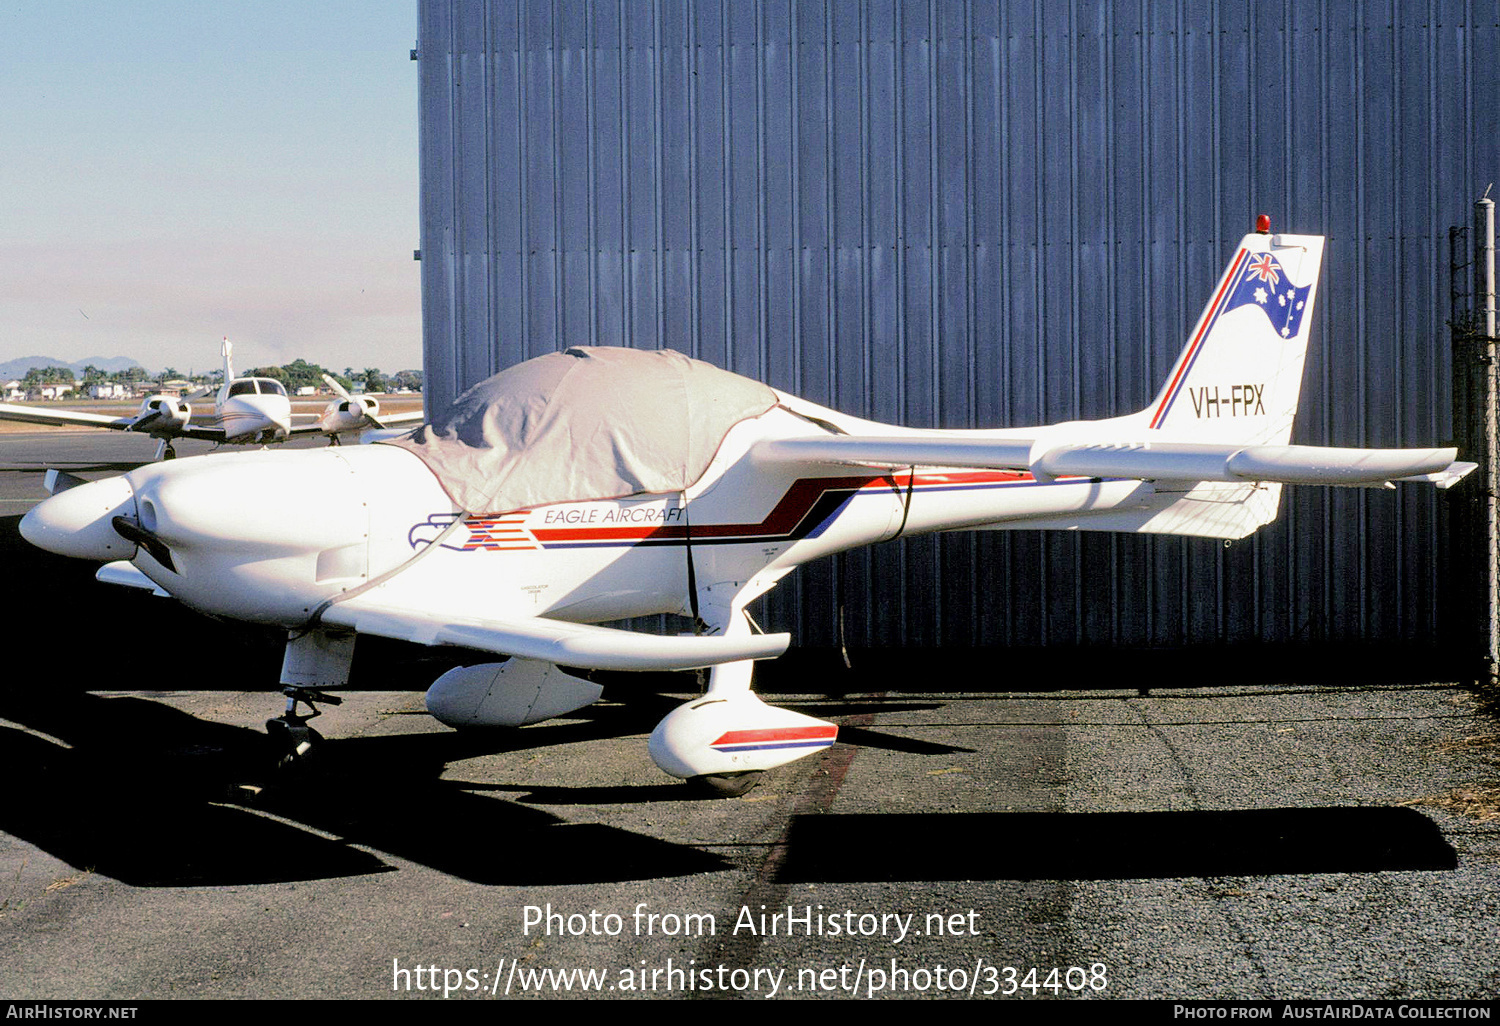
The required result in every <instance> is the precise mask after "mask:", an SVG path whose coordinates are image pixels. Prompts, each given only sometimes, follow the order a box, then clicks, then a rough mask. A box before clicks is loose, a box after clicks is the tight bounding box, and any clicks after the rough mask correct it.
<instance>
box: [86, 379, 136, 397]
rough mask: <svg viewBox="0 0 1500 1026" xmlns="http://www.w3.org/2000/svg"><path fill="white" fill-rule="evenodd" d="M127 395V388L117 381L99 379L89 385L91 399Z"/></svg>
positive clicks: (128, 394)
mask: <svg viewBox="0 0 1500 1026" xmlns="http://www.w3.org/2000/svg"><path fill="white" fill-rule="evenodd" d="M129 396H130V392H129V390H128V389H126V387H125V386H124V385H122V384H119V383H118V382H110V381H101V382H99V383H98V384H94V385H90V386H89V397H90V398H91V399H125V398H128V397H129Z"/></svg>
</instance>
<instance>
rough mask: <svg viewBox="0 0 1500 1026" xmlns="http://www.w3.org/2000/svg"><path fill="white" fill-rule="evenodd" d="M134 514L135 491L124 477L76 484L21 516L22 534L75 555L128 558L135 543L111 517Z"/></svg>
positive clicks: (38, 543) (63, 553)
mask: <svg viewBox="0 0 1500 1026" xmlns="http://www.w3.org/2000/svg"><path fill="white" fill-rule="evenodd" d="M134 514H135V492H134V491H133V490H132V489H131V487H130V482H129V481H127V480H125V478H123V477H111V478H106V479H105V480H103V481H91V482H89V483H88V484H81V485H76V486H74V487H72V488H69V489H68V490H67V491H63V492H58V493H57V494H56V495H54V496H52V498H50V499H46V500H45V501H43V502H41V503H39V504H38V505H36V506H35V507H33V508H32V510H31V512H30V513H27V514H26V515H25V516H24V517H22V518H21V537H23V538H25V539H26V540H27V541H29V542H30V543H31V544H33V545H35V546H36V547H37V548H39V549H46V550H47V551H48V552H55V553H57V554H58V555H59V556H72V557H74V558H76V559H97V560H101V561H105V562H108V561H111V560H116V559H130V558H131V557H132V556H134V555H135V543H133V542H130V541H126V540H125V539H124V538H122V537H121V536H120V534H119V533H118V532H117V531H116V530H115V528H114V524H113V523H111V521H112V520H113V519H114V518H115V517H117V516H121V515H124V516H133V515H134Z"/></svg>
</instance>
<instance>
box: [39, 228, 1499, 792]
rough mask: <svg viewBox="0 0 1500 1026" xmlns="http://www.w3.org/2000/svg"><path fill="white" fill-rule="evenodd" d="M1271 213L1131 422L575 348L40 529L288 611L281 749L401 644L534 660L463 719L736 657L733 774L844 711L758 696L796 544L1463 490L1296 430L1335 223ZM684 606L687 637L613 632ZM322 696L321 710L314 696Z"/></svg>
mask: <svg viewBox="0 0 1500 1026" xmlns="http://www.w3.org/2000/svg"><path fill="white" fill-rule="evenodd" d="M1260 227H1261V229H1262V230H1260V231H1257V232H1256V233H1254V234H1251V235H1248V236H1246V237H1245V239H1244V240H1243V241H1242V242H1241V243H1240V244H1239V246H1238V247H1237V248H1236V250H1235V253H1234V256H1233V258H1232V259H1231V260H1230V262H1229V267H1228V269H1227V270H1226V271H1225V272H1224V275H1223V277H1222V278H1221V279H1220V280H1219V284H1218V285H1217V287H1216V288H1215V290H1214V293H1213V296H1212V298H1211V300H1210V302H1209V304H1208V307H1207V309H1206V310H1205V311H1204V313H1203V316H1202V318H1201V319H1200V320H1199V321H1198V324H1197V326H1196V327H1195V328H1194V329H1193V332H1192V334H1191V336H1190V337H1189V339H1188V343H1187V347H1186V348H1185V349H1184V351H1183V353H1182V355H1181V357H1180V358H1179V359H1178V361H1177V364H1176V366H1175V367H1174V368H1173V369H1172V373H1171V376H1170V378H1169V379H1168V380H1167V383H1166V385H1165V387H1164V388H1163V389H1162V391H1161V393H1160V395H1159V396H1158V397H1157V398H1156V400H1155V401H1154V402H1153V403H1152V404H1151V405H1150V406H1149V407H1148V408H1147V409H1145V410H1143V411H1141V412H1139V413H1135V414H1131V415H1129V416H1123V417H1115V418H1111V419H1107V420H1098V421H1087V422H1085V421H1078V422H1071V423H1063V424H1055V425H1052V426H1048V427H1037V428H1029V429H1019V428H1016V429H1004V430H979V431H947V430H916V429H910V428H902V427H893V426H888V425H884V424H876V423H872V422H869V421H864V420H858V419H856V418H853V417H849V416H845V415H844V414H842V413H837V412H835V411H833V410H829V409H825V408H823V407H821V406H815V405H813V404H811V403H807V402H804V401H802V400H800V399H797V398H795V397H793V396H790V395H786V394H783V393H781V392H777V391H774V390H772V389H770V388H768V387H766V386H764V385H761V384H759V383H757V382H754V381H751V380H749V379H747V378H743V377H740V376H738V375H734V374H730V373H728V372H725V371H722V370H719V369H717V368H715V367H712V366H711V365H709V364H705V363H701V362H699V361H695V360H689V359H688V358H686V357H684V356H681V355H680V354H677V353H672V352H669V351H658V352H642V351H636V350H630V349H618V348H594V349H569V350H567V351H565V352H557V353H552V354H549V355H546V356H543V357H540V358H538V359H535V360H529V361H527V362H525V363H521V364H517V365H516V366H514V367H511V368H510V369H508V370H506V371H504V372H502V373H501V374H499V375H497V376H495V377H493V378H491V379H489V380H488V381H486V382H483V383H481V384H480V385H478V386H476V387H475V388H474V389H471V390H470V391H469V392H467V393H465V394H464V395H463V396H461V397H460V398H459V400H458V401H457V402H455V403H454V405H453V408H452V409H451V410H450V411H449V412H448V413H447V414H445V415H442V416H439V417H437V418H436V419H435V420H434V421H433V422H432V423H430V424H428V425H425V426H423V427H422V428H419V429H418V430H416V431H414V432H412V433H410V434H408V435H406V436H404V437H402V438H399V439H393V440H389V444H374V445H364V446H359V447H353V448H350V447H344V448H340V449H334V448H326V449H318V450H306V451H295V452H293V451H283V452H255V453H243V454H235V455H231V456H220V457H214V458H209V457H197V458H193V459H182V460H177V461H175V462H173V463H157V464H153V465H150V466H147V467H144V468H141V469H138V470H136V471H133V472H131V473H129V474H126V475H124V476H122V477H115V478H111V479H106V480H102V481H98V482H94V483H87V484H85V483H77V482H75V481H74V480H70V479H66V478H58V477H56V475H53V481H52V482H51V487H52V488H53V491H54V494H53V496H52V497H51V498H49V499H47V500H45V501H44V502H42V503H41V504H40V505H38V506H37V507H36V508H35V509H33V510H32V511H31V512H30V513H29V514H27V516H26V517H25V519H24V520H23V521H22V523H21V532H22V534H23V535H24V536H25V537H26V538H27V539H28V540H30V541H31V542H33V543H34V544H36V545H39V546H41V547H42V548H44V549H48V550H50V551H52V552H56V553H61V554H64V555H69V556H76V557H80V558H85V559H93V560H99V561H102V562H104V563H106V565H105V566H104V567H103V568H102V569H101V570H100V571H99V575H98V576H99V577H100V579H102V580H106V581H111V582H115V583H121V584H131V585H135V586H138V587H143V588H150V589H153V590H155V591H157V592H159V593H163V594H167V595H171V596H172V597H174V598H176V599H178V600H179V601H181V602H183V603H185V604H186V605H188V606H190V607H192V608H194V609H198V610H201V611H202V612H205V613H209V614H212V615H215V616H221V617H229V618H237V619H242V620H247V621H253V622H256V623H263V624H273V625H277V626H280V627H283V628H285V629H286V630H287V632H288V641H287V643H286V653H285V658H284V661H283V666H282V674H281V681H282V683H283V685H284V694H285V695H286V712H285V714H284V715H283V716H282V717H281V718H280V719H279V720H272V721H270V723H269V724H268V727H269V728H270V729H271V730H272V733H273V734H275V735H277V736H279V737H280V739H281V740H282V742H283V744H284V745H285V746H286V751H288V752H296V753H302V752H305V751H306V750H307V748H308V747H309V746H310V745H311V743H312V742H313V741H314V740H315V739H316V734H314V733H313V732H312V731H311V730H310V729H309V728H308V727H307V725H306V721H307V720H308V719H311V717H312V716H315V715H317V714H318V711H317V708H316V706H315V705H314V704H313V703H314V702H323V701H334V699H332V698H330V697H329V696H327V695H324V694H323V693H322V691H321V689H325V688H332V687H337V686H338V685H340V684H344V683H346V682H347V679H348V669H349V665H350V661H351V659H352V657H353V651H354V643H355V637H356V635H358V634H375V635H380V636H383V637H388V638H397V639H404V640H407V641H413V642H418V643H423V644H428V645H454V646H461V647H464V648H468V649H477V650H481V651H485V652H492V653H495V654H498V655H503V656H508V657H509V659H508V660H507V661H504V662H486V663H481V664H479V665H471V666H466V667H460V668H457V669H454V670H451V671H449V672H448V673H446V674H444V675H443V676H442V677H440V678H438V680H437V681H436V682H435V683H434V684H433V685H432V687H431V689H430V690H429V691H428V693H427V707H428V709H429V710H430V711H431V712H432V714H433V715H435V716H436V717H437V718H438V719H440V720H441V721H442V722H444V723H446V724H449V725H451V726H454V727H469V726H496V725H507V726H515V725H520V724H527V723H534V722H537V721H540V720H544V719H548V718H550V717H554V716H559V715H562V714H564V713H567V712H570V711H572V710H574V709H578V708H581V707H582V706H584V705H587V704H588V703H590V702H592V701H594V700H595V699H597V698H598V697H599V695H600V690H601V689H600V687H599V686H598V685H596V684H594V683H592V682H590V681H588V680H585V679H583V678H581V677H579V676H576V675H574V674H573V673H570V672H568V671H567V670H564V669H561V668H560V667H575V668H585V669H597V670H681V669H691V668H703V667H712V672H711V675H710V677H709V683H708V691H707V693H706V694H705V695H704V696H702V697H701V698H698V699H695V700H693V701H690V702H688V703H687V704H685V705H682V706H680V707H679V708H677V709H675V710H674V711H673V712H672V713H670V714H669V715H668V716H667V717H666V718H665V719H664V720H663V721H662V722H661V724H660V725H659V726H658V727H657V728H656V730H655V731H654V733H653V734H652V736H651V741H650V745H649V751H650V754H651V757H652V759H653V760H655V762H656V764H657V765H658V766H660V767H661V768H662V769H663V770H665V771H666V772H667V773H670V774H672V775H674V776H677V777H681V778H684V779H689V780H701V781H704V782H706V783H707V784H708V785H709V786H710V787H711V788H713V789H715V790H717V791H719V792H720V793H725V794H738V793H742V792H743V791H744V790H746V789H748V787H749V786H750V785H751V784H753V783H754V781H755V779H756V778H757V777H758V776H759V775H760V773H761V772H762V771H764V770H766V769H769V768H771V767H774V766H778V765H781V764H783V763H786V762H788V761H790V760H793V759H796V758H799V757H802V756H805V755H808V754H810V753H812V752H815V751H818V750H820V749H822V748H826V747H827V746H828V745H830V744H832V743H833V742H834V739H835V737H836V736H837V733H838V730H837V727H836V726H835V725H834V724H831V723H827V722H824V721H821V720H817V719H814V718H812V717H809V716H805V715H802V714H799V713H795V712H791V711H789V710H784V709H777V708H774V707H771V706H767V705H765V704H763V703H762V702H761V701H760V699H759V698H757V697H756V696H755V695H754V694H752V692H751V689H750V683H751V670H752V667H753V665H754V661H755V660H757V659H770V658H774V657H776V656H778V655H780V654H781V653H782V652H783V651H785V649H786V647H787V645H788V642H789V636H788V635H787V634H762V633H758V632H757V631H756V630H755V629H754V627H753V624H752V623H751V621H750V619H749V618H748V616H747V615H746V613H745V607H746V605H747V603H749V602H750V601H751V600H752V599H754V598H756V597H757V596H759V595H761V594H763V593H765V592H766V591H768V590H769V589H770V588H771V587H773V586H774V585H775V584H776V583H777V581H779V580H780V579H781V578H782V577H783V576H784V575H786V574H787V573H788V572H790V571H791V570H792V569H794V568H795V567H796V566H798V565H799V564H802V563H805V562H807V561H809V560H812V559H817V558H819V557H821V556H826V555H828V554H830V553H834V552H838V551H840V550H845V549H850V548H853V547H855V546H861V545H870V544H873V543H875V542H881V541H888V540H890V539H893V538H897V537H900V536H902V535H908V534H919V533H925V532H932V531H952V530H1012V529H1033V528H1051V529H1065V530H1101V531H1131V532H1152V533H1160V534H1180V535H1198V536H1207V537H1215V538H1241V537H1244V536H1245V535H1248V534H1250V533H1251V532H1252V531H1254V530H1255V529H1256V528H1258V527H1260V526H1261V525H1263V524H1266V523H1269V522H1271V521H1272V520H1273V519H1275V517H1276V515H1277V506H1278V503H1279V499H1280V492H1281V485H1282V484H1283V483H1292V484H1323V485H1358V486H1376V487H1394V486H1393V485H1392V484H1391V482H1393V481H1425V482H1431V483H1434V484H1436V485H1438V486H1439V487H1447V486H1449V485H1451V484H1452V483H1454V482H1455V481H1457V480H1458V479H1459V478H1461V477H1462V476H1463V475H1464V474H1465V473H1467V472H1468V471H1469V470H1471V469H1472V464H1464V463H1456V462H1455V456H1456V452H1455V451H1454V450H1453V449H1341V448H1323V447H1313V446H1303V445H1291V444H1289V442H1290V438H1291V432H1292V422H1293V419H1294V416H1295V414H1296V411H1297V402H1298V393H1299V390H1300V387H1301V382H1302V369H1303V359H1304V354H1305V352H1306V348H1307V336H1308V332H1309V325H1310V324H1311V323H1312V310H1313V300H1314V298H1315V296H1316V292H1317V281H1318V271H1319V265H1320V263H1321V260H1322V253H1323V239H1322V238H1320V237H1315V236H1298V235H1271V234H1269V231H1268V227H1269V226H1268V224H1267V223H1266V222H1265V220H1264V219H1263V220H1262V223H1261V226H1260ZM658 613H677V614H685V615H688V616H691V617H693V619H694V622H695V623H696V624H697V631H696V633H694V634H691V635H683V636H675V637H663V636H655V635H649V634H643V633H638V632H632V631H625V630H619V629H614V628H609V627H603V626H596V625H597V624H599V623H601V622H604V621H610V620H618V619H623V618H626V617H634V616H642V615H651V614H658ZM300 703H306V704H307V705H308V707H309V709H311V714H310V715H307V716H302V715H298V712H297V710H298V707H299V704H300Z"/></svg>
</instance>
